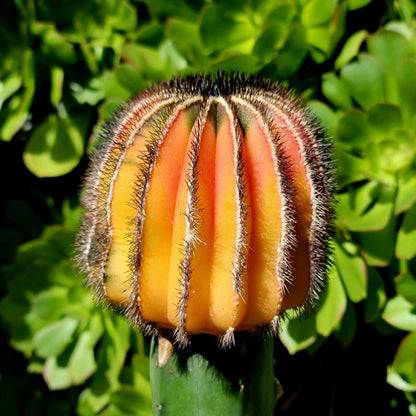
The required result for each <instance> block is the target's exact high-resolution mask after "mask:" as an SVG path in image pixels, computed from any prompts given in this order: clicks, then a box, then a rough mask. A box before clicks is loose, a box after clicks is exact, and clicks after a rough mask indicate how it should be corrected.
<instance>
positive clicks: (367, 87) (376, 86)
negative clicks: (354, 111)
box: [341, 55, 384, 109]
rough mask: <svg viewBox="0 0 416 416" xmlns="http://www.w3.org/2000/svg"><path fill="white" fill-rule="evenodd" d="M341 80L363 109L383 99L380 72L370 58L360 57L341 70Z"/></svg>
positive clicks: (373, 59) (366, 56) (376, 63)
mask: <svg viewBox="0 0 416 416" xmlns="http://www.w3.org/2000/svg"><path fill="white" fill-rule="evenodd" d="M341 79H342V80H343V81H344V82H345V84H346V85H347V87H348V90H349V91H350V93H351V95H352V97H353V98H354V100H355V101H356V102H357V103H358V104H359V105H360V106H361V107H362V108H363V109H368V108H369V107H370V106H371V105H373V104H375V103H376V102H378V101H383V99H384V95H383V78H382V72H381V69H380V67H379V64H378V62H377V61H376V60H375V58H373V57H372V56H369V55H360V56H359V57H358V59H357V61H354V62H351V63H350V64H348V65H347V66H345V67H344V68H343V69H342V70H341Z"/></svg>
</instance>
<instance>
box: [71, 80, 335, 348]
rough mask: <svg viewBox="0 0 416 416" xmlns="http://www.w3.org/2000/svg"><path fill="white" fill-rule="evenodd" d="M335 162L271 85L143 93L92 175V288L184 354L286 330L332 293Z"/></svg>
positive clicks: (192, 85)
mask: <svg viewBox="0 0 416 416" xmlns="http://www.w3.org/2000/svg"><path fill="white" fill-rule="evenodd" d="M330 153H331V152H330V146H329V144H328V142H327V141H326V140H325V138H324V135H323V131H322V130H321V129H320V128H319V126H318V125H317V123H316V121H315V119H314V118H313V117H312V116H311V115H310V114H309V113H308V112H307V111H306V110H305V109H304V108H303V107H302V105H301V104H300V103H299V101H298V100H297V99H295V98H294V97H293V96H292V95H291V94H290V93H288V92H287V91H286V90H285V89H283V88H282V87H280V86H278V85H276V84H274V83H271V82H268V81H262V80H259V79H258V78H246V77H242V76H235V77H233V78H227V77H224V76H222V75H218V76H217V77H213V78H210V77H188V78H186V79H177V80H174V81H171V82H168V83H162V84H159V85H157V86H155V87H153V88H151V89H149V90H147V91H145V92H143V93H141V94H140V95H138V96H137V97H136V98H135V99H133V100H132V101H131V102H130V103H129V104H128V105H127V106H126V107H125V108H123V109H122V110H120V111H119V112H118V114H117V115H116V116H115V117H114V119H113V120H112V121H111V122H110V123H108V124H107V126H106V129H105V131H104V133H103V134H102V137H101V140H100V141H99V144H98V146H97V149H96V151H95V154H94V156H93V158H92V161H91V165H90V169H89V172H88V174H87V178H86V182H85V192H84V198H83V205H84V207H85V208H86V210H87V211H86V214H85V215H84V219H83V225H82V231H81V233H80V235H79V237H78V245H79V260H80V263H81V264H82V266H83V268H84V271H85V272H86V274H87V282H88V283H89V284H90V285H91V286H93V287H94V288H95V290H96V293H97V295H98V297H99V298H100V299H104V300H106V301H108V302H109V303H110V304H116V305H120V306H121V307H122V310H123V311H124V312H125V314H126V315H127V316H128V317H129V319H131V320H132V321H133V323H134V324H135V325H137V326H139V327H141V328H142V329H144V330H145V331H148V332H151V331H155V330H158V329H160V328H168V329H169V328H170V329H173V330H174V334H175V339H176V341H177V342H178V343H179V344H181V345H184V344H186V343H187V342H188V341H189V336H190V334H195V333H208V334H213V335H217V336H220V337H221V341H222V343H223V344H225V345H226V344H230V343H232V342H233V337H234V331H247V330H253V329H256V328H259V327H261V328H270V329H271V330H272V331H275V330H276V327H277V324H278V319H279V316H280V315H281V314H282V313H283V312H284V311H285V310H287V309H289V308H305V307H307V306H308V305H313V304H314V303H315V301H316V300H317V298H318V294H319V292H320V291H321V289H322V288H323V286H324V284H325V276H326V263H327V261H326V259H327V251H328V243H327V236H328V234H329V231H330V228H331V217H332V208H331V202H332V197H331V194H332V169H331V167H332V163H331V160H330Z"/></svg>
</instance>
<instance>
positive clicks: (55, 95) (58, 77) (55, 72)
mask: <svg viewBox="0 0 416 416" xmlns="http://www.w3.org/2000/svg"><path fill="white" fill-rule="evenodd" d="M64 77H65V72H64V70H63V69H62V68H61V67H59V66H53V67H52V68H51V93H50V97H51V104H52V105H53V106H54V107H57V106H58V104H59V103H60V102H61V100H62V88H63V85H64Z"/></svg>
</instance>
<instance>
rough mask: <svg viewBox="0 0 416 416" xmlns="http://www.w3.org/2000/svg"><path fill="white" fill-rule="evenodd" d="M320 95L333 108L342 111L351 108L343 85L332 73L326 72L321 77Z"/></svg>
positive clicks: (349, 98) (349, 99) (348, 96)
mask: <svg viewBox="0 0 416 416" xmlns="http://www.w3.org/2000/svg"><path fill="white" fill-rule="evenodd" d="M322 93H323V94H324V95H325V97H326V98H327V99H328V100H329V101H330V102H331V104H333V105H334V106H335V107H338V108H341V109H343V110H348V109H349V108H351V107H352V101H351V97H350V95H349V93H348V90H347V88H346V86H345V84H344V83H343V82H341V80H340V79H339V78H338V77H337V76H336V75H335V73H334V72H328V73H326V74H324V75H323V76H322ZM352 137H353V136H352Z"/></svg>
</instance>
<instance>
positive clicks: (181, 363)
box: [150, 335, 277, 416]
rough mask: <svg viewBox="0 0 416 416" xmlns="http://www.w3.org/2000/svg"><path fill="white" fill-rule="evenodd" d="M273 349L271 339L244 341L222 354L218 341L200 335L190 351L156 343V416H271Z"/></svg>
mask: <svg viewBox="0 0 416 416" xmlns="http://www.w3.org/2000/svg"><path fill="white" fill-rule="evenodd" d="M273 344H274V340H273V338H269V339H267V340H264V339H262V338H260V337H248V336H244V335H242V336H241V337H239V338H238V339H237V341H236V345H237V347H235V348H231V349H225V350H219V349H218V346H217V340H216V338H214V337H211V336H208V335H198V336H195V337H194V338H193V339H192V348H188V349H183V350H178V349H176V348H173V346H172V345H171V344H170V343H169V342H168V341H167V340H166V339H165V338H159V339H158V338H157V337H154V338H153V339H152V344H151V350H150V382H151V387H152V408H153V415H162V414H163V415H165V416H170V415H172V416H173V415H175V416H177V415H195V416H207V415H236V416H239V415H244V416H250V415H256V416H271V415H272V414H273V409H274V406H275V402H276V394H277V391H276V390H277V389H276V380H275V378H274V372H273ZM167 345H168V346H169V345H170V346H171V348H169V347H168V348H167V347H166V346H167Z"/></svg>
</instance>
